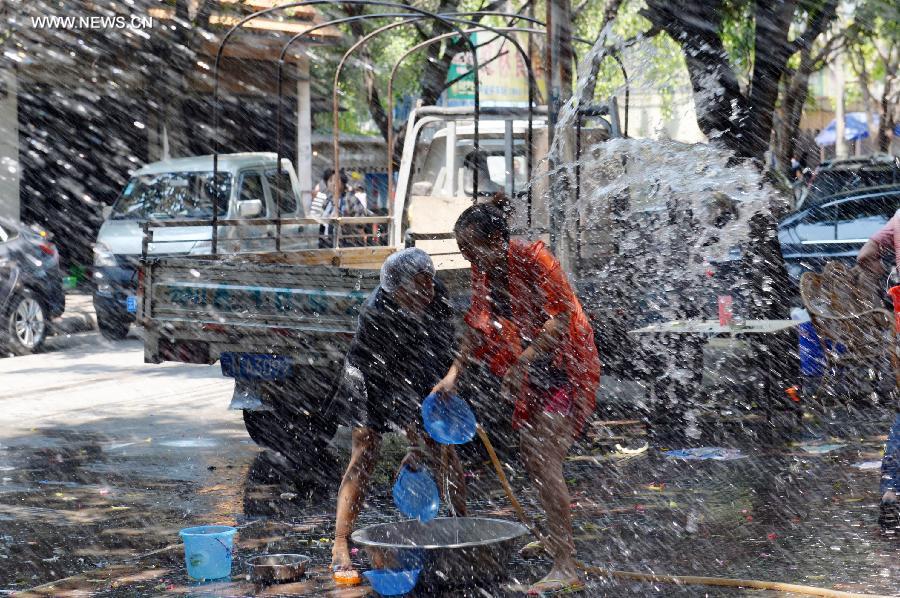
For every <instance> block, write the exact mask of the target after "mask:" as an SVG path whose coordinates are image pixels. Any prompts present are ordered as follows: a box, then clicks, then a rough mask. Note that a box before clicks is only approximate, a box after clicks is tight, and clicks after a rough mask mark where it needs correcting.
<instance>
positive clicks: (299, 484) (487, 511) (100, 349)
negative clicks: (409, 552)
mask: <svg viewBox="0 0 900 598" xmlns="http://www.w3.org/2000/svg"><path fill="white" fill-rule="evenodd" d="M49 349H50V350H48V352H45V353H42V354H40V355H34V356H29V357H16V358H10V359H0V478H2V479H0V594H3V593H8V592H11V591H21V590H27V589H31V591H30V592H26V593H25V594H23V595H51V596H60V595H72V596H84V595H98V596H148V595H215V596H246V595H253V594H260V595H273V594H278V595H295V596H307V595H327V596H341V597H346V598H349V597H350V596H362V595H366V593H367V590H366V589H364V588H360V589H355V590H343V591H336V590H335V589H334V587H333V585H332V584H331V582H330V580H329V575H328V573H327V570H326V567H327V564H328V562H329V553H330V544H329V540H328V539H329V538H330V536H331V534H332V525H333V523H332V517H333V505H334V502H333V501H334V493H335V477H334V475H327V474H328V472H329V471H331V472H332V474H334V473H335V472H339V471H340V466H339V464H337V463H330V464H323V465H322V467H321V468H319V470H318V471H315V472H312V473H310V472H298V471H294V470H292V469H291V468H290V467H288V466H287V465H286V464H285V463H284V462H282V461H280V460H279V459H278V457H277V456H275V455H272V454H271V453H268V452H266V451H260V450H259V449H258V448H257V447H255V446H254V445H253V444H252V443H251V442H250V441H249V439H248V438H247V436H246V434H245V432H244V431H243V426H242V423H241V420H240V416H239V415H238V414H236V413H233V412H229V411H228V410H227V409H226V406H227V402H228V399H229V397H230V392H231V383H230V381H228V380H225V379H222V378H221V376H220V375H219V372H218V368H217V367H215V366H213V367H207V366H189V365H178V364H165V365H145V364H143V363H142V352H141V346H140V341H139V340H137V339H128V340H126V341H124V342H120V343H109V342H107V341H105V340H103V339H101V338H100V337H99V336H97V335H96V334H86V335H74V336H71V337H58V338H54V339H51V344H50V347H49ZM623 389H624V387H623ZM622 392H626V390H622ZM608 394H609V392H608V391H607V392H606V395H605V396H607V395H608ZM882 411H883V410H882ZM882 411H870V412H863V411H854V410H846V409H844V410H840V411H835V412H833V413H832V414H831V416H829V417H824V416H823V417H822V420H821V421H819V420H816V422H814V423H813V424H811V425H810V426H809V427H807V428H806V429H803V430H799V431H798V432H797V437H796V438H793V439H787V440H785V441H783V442H782V443H781V444H777V443H776V444H772V445H766V444H764V443H763V442H762V441H760V439H759V436H757V435H756V432H755V431H754V428H753V426H754V425H756V426H758V425H760V421H761V420H760V419H759V418H758V417H757V418H756V419H755V420H751V419H746V420H745V419H740V418H737V419H734V420H733V421H732V422H731V424H728V425H730V426H731V429H732V432H733V433H729V434H725V433H724V432H723V430H724V431H727V430H725V428H723V427H721V426H720V427H719V428H717V429H716V430H717V431H716V434H718V436H716V437H714V438H707V439H704V441H705V442H708V443H713V442H715V443H716V444H721V445H723V446H728V447H730V448H736V449H739V450H741V451H742V455H743V458H741V459H738V460H734V461H721V462H717V461H680V460H672V459H669V458H666V457H665V456H664V455H662V454H661V452H660V451H658V450H656V447H653V448H652V449H651V450H650V451H649V452H646V453H642V454H639V455H635V456H632V455H628V454H619V453H610V452H609V449H608V447H609V446H610V445H612V444H615V443H619V442H622V443H626V444H631V445H632V446H634V445H635V444H639V443H640V442H641V440H640V438H639V437H638V436H639V434H640V432H639V431H636V430H635V429H634V426H633V425H631V424H628V423H627V422H608V423H607V424H605V425H599V426H595V427H594V429H592V431H591V432H590V433H589V435H588V439H587V441H586V442H584V443H582V447H581V449H580V451H579V454H578V455H573V458H572V459H571V460H570V461H569V463H568V464H567V468H566V476H567V479H568V480H569V483H570V486H571V488H572V499H573V515H574V520H575V529H576V542H577V545H578V550H579V554H580V556H581V557H582V558H583V559H584V560H585V561H588V562H590V563H593V564H596V565H599V566H603V567H610V568H614V569H619V570H636V571H644V572H649V571H653V572H660V573H680V574H688V575H713V576H720V577H740V578H751V579H769V580H778V581H785V582H792V583H802V584H808V585H813V586H820V587H827V588H838V589H845V590H850V591H858V592H868V593H878V594H884V595H900V562H898V559H897V558H896V555H897V549H898V540H897V539H896V538H886V537H884V536H882V535H880V534H879V532H878V530H877V526H876V524H875V518H876V514H877V499H878V496H877V483H878V472H877V469H871V468H870V466H869V465H866V466H865V467H863V468H858V467H857V465H859V464H861V463H868V462H872V461H877V460H878V459H879V458H880V450H881V444H882V443H883V441H884V432H885V430H886V421H883V420H885V419H886V417H887V414H886V413H882ZM601 415H602V414H601ZM810 421H812V420H810ZM754 422H755V423H754ZM810 438H817V439H818V441H817V444H814V445H813V446H812V448H810V447H809V446H807V445H799V444H797V443H796V441H797V440H803V439H810ZM823 443H825V444H828V443H831V444H834V445H837V446H835V447H827V446H826V447H825V449H827V450H824V451H823V449H822V444H823ZM816 446H818V447H819V448H815V447H816ZM804 447H806V448H804ZM399 448H400V445H399V444H397V443H394V444H392V445H390V446H389V447H388V450H383V455H386V457H387V458H385V459H382V460H381V461H380V463H379V467H378V470H377V471H376V475H375V487H374V488H373V491H372V493H371V495H370V498H369V500H368V502H367V504H366V507H365V509H364V511H363V514H362V516H361V522H360V523H361V525H367V524H370V523H377V522H383V521H390V520H395V519H396V518H397V514H396V511H395V510H394V509H393V507H392V506H391V505H390V480H391V478H392V475H393V471H394V468H395V467H396V463H397V460H398V458H399ZM808 449H809V450H808ZM468 467H469V475H470V477H469V480H470V482H471V486H470V498H471V501H470V511H471V512H472V513H475V514H479V515H489V516H495V517H496V516H500V517H504V518H510V519H512V518H513V517H514V515H513V513H512V512H511V510H510V509H509V507H508V505H507V504H506V501H505V500H504V499H503V497H502V493H501V492H500V490H499V486H498V484H497V482H496V479H495V478H494V477H493V475H492V474H491V472H490V471H489V470H487V469H485V468H484V467H483V465H482V464H481V463H480V462H479V461H478V460H473V461H471V462H470V463H469V465H468ZM510 474H511V480H512V483H513V485H514V486H515V487H516V491H517V493H518V494H519V496H520V498H521V499H522V500H523V503H524V505H525V507H526V509H529V510H530V511H531V512H532V514H533V515H535V514H537V513H536V509H535V506H536V497H535V494H534V491H533V489H531V488H530V486H529V484H528V483H527V481H526V480H525V478H524V476H523V475H522V472H521V468H519V467H517V466H516V464H515V463H512V468H511V469H510ZM199 523H221V524H229V525H237V526H239V527H241V532H240V534H239V536H238V538H239V544H238V550H237V552H236V558H237V562H236V564H235V568H234V574H235V577H234V578H233V579H232V580H231V581H228V582H223V583H220V584H215V585H212V586H210V585H207V586H197V585H195V584H192V583H191V582H190V580H188V579H187V577H186V576H185V573H184V561H183V556H182V552H181V546H180V543H179V541H178V539H177V538H178V537H177V532H178V530H179V529H180V528H182V527H186V526H189V525H195V524H199ZM265 551H269V552H276V551H286V552H303V553H307V554H310V555H312V557H313V565H314V566H313V570H312V572H313V575H312V576H311V577H310V578H308V579H307V580H305V581H303V582H302V583H298V584H293V585H291V586H288V587H279V588H273V589H269V590H265V589H260V588H254V587H253V586H251V585H249V584H248V583H247V582H246V581H244V580H243V578H242V574H243V573H244V571H245V568H244V566H243V564H242V560H243V559H244V558H245V557H248V556H250V555H252V554H255V553H260V552H265ZM357 558H358V559H360V563H359V564H360V566H362V567H365V566H366V564H365V561H364V559H363V554H362V553H360V554H359V555H358V557H357ZM546 567H547V563H546V561H543V560H542V559H539V558H527V559H522V558H516V559H514V560H513V561H512V562H511V563H510V567H509V571H510V573H511V577H512V581H511V582H508V583H504V584H503V585H499V586H496V587H491V588H488V592H487V594H488V595H493V596H515V595H521V589H522V588H523V587H524V585H523V584H527V583H528V582H529V581H533V580H534V579H536V578H537V577H538V576H539V575H540V574H541V572H542V571H544V570H546ZM651 593H652V594H659V595H668V596H720V595H723V596H742V595H747V592H746V591H743V590H735V589H716V588H706V587H697V586H686V587H676V586H670V585H656V584H652V585H647V584H643V583H639V582H622V581H614V580H609V579H606V578H594V579H592V580H591V582H590V586H589V591H588V592H587V593H586V594H585V595H589V596H646V595H649V594H651ZM445 595H447V596H459V595H463V594H462V593H460V592H459V591H451V592H448V593H446V594H445ZM465 595H472V596H476V595H479V596H483V595H486V594H485V592H481V591H480V590H477V589H476V590H473V591H471V592H468V593H467V594H465ZM752 595H753V596H760V595H763V596H765V595H772V594H766V593H753V594H752Z"/></svg>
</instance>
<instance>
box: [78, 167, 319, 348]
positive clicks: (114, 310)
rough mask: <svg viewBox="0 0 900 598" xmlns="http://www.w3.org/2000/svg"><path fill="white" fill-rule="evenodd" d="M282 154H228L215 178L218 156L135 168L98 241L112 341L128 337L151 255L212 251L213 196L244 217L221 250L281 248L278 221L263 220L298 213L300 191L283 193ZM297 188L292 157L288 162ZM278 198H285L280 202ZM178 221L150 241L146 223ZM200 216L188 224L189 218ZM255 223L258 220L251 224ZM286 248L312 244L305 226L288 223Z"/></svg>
mask: <svg viewBox="0 0 900 598" xmlns="http://www.w3.org/2000/svg"><path fill="white" fill-rule="evenodd" d="M275 161H276V156H275V154H274V153H268V152H247V153H240V154H223V155H221V156H219V157H218V164H217V171H218V174H217V180H216V181H214V180H213V159H212V156H198V157H190V158H176V159H168V160H162V161H159V162H153V163H151V164H147V165H146V166H143V167H142V168H140V169H138V170H137V171H135V172H134V173H133V174H132V175H131V178H130V179H129V180H128V183H127V184H126V185H125V189H124V190H123V191H122V193H121V195H119V197H118V199H117V200H116V202H115V203H114V204H113V205H112V206H110V207H109V208H107V209H106V211H105V221H104V222H103V226H102V227H100V231H99V233H98V234H97V242H96V243H95V244H94V269H93V273H94V274H93V279H94V293H93V294H94V310H95V312H96V314H97V324H98V326H99V328H100V332H101V333H102V334H103V335H104V336H106V337H107V338H109V339H111V340H118V339H122V338H125V336H126V334H127V333H128V327H129V325H130V324H131V322H132V321H134V319H135V312H136V311H137V300H136V299H137V287H138V266H139V262H140V258H141V254H142V253H147V254H148V255H157V254H165V255H168V256H176V255H205V254H208V253H210V250H211V239H212V227H211V225H210V223H209V219H210V218H211V217H212V212H213V198H217V199H218V204H219V211H220V217H221V218H223V219H227V220H232V221H238V222H239V224H238V225H236V226H231V227H226V228H224V229H222V231H221V233H222V236H221V237H220V240H219V250H220V251H221V252H222V253H244V252H260V251H274V250H275V235H276V232H277V231H276V226H275V225H274V224H271V223H270V224H257V221H258V220H259V219H266V218H269V219H271V218H274V217H275V215H276V214H278V213H280V214H281V215H282V216H285V217H293V216H296V215H297V211H298V209H300V207H299V202H298V201H297V199H296V197H297V196H296V194H295V193H285V194H279V193H277V188H276V185H275V176H276V168H275V166H276V164H275ZM283 165H284V167H285V168H286V170H287V172H289V175H290V176H291V177H293V178H291V188H292V189H296V188H297V182H296V177H295V176H294V173H293V171H292V170H290V162H289V161H287V160H284V161H283ZM276 202H280V205H279V204H278V203H276ZM148 220H150V221H153V222H164V221H166V222H176V223H178V225H177V226H171V227H166V228H162V229H159V230H158V231H157V233H156V234H155V236H154V240H153V242H152V243H150V244H149V245H148V246H147V247H144V246H143V241H144V235H143V231H142V226H143V223H144V222H146V221H148ZM186 220H187V221H193V222H188V223H185V224H181V223H183V222H185V221H186ZM251 223H252V224H251ZM280 232H281V240H282V243H283V245H284V247H285V248H295V249H296V248H298V247H302V246H304V244H305V245H309V243H310V240H309V239H310V236H309V235H307V234H306V231H305V230H304V229H303V228H302V227H296V226H295V227H293V228H292V229H288V228H285V229H284V230H282V231H280Z"/></svg>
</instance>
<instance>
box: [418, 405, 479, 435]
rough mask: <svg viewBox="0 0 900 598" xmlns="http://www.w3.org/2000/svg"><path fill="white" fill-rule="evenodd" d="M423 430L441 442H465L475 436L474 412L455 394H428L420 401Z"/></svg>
mask: <svg viewBox="0 0 900 598" xmlns="http://www.w3.org/2000/svg"><path fill="white" fill-rule="evenodd" d="M422 423H423V424H424V425H425V431H426V432H428V434H429V435H430V436H431V437H432V438H434V439H435V441H437V442H439V443H441V444H465V443H467V442H469V441H470V440H472V437H474V436H475V427H476V421H475V414H474V413H472V410H471V409H470V408H469V406H468V405H467V404H466V402H465V401H463V400H462V399H460V398H459V397H457V396H455V395H454V396H450V397H446V398H443V399H441V398H439V397H438V395H436V394H430V395H428V396H427V397H425V400H424V401H422Z"/></svg>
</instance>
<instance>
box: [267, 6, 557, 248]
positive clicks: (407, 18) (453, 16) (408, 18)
mask: <svg viewBox="0 0 900 598" xmlns="http://www.w3.org/2000/svg"><path fill="white" fill-rule="evenodd" d="M489 15H497V16H503V17H509V18H512V19H517V20H524V21H528V22H534V23H537V24H539V25H543V23H542V22H541V21H539V20H538V19H534V18H531V17H527V16H523V15H518V14H514V13H506V12H500V11H477V12H452V13H443V14H442V16H445V17H447V18H449V19H450V20H452V21H454V22H459V23H465V24H470V25H477V26H479V27H480V28H481V29H484V30H488V31H493V32H494V33H496V34H497V35H499V36H502V37H504V38H505V39H507V40H508V41H510V42H512V43H513V44H514V45H515V46H516V49H517V50H518V51H519V54H520V55H521V56H522V59H523V61H524V63H525V67H526V69H527V70H528V79H529V81H528V86H529V87H528V106H529V113H528V146H527V152H528V165H527V168H528V178H529V180H530V179H531V173H532V165H533V161H534V160H533V147H532V141H533V139H532V137H533V127H532V121H533V114H532V112H533V104H534V93H535V90H536V85H537V83H536V80H535V78H534V73H533V69H532V67H531V61H530V56H529V55H528V53H527V52H525V50H524V49H523V48H522V47H521V44H519V43H518V40H516V39H515V38H514V37H512V36H510V35H508V34H506V33H503V31H509V32H513V31H523V32H527V33H542V32H541V31H540V30H537V29H527V28H513V27H503V28H495V27H491V26H489V25H484V24H482V23H479V22H477V21H472V20H469V19H462V18H458V17H461V16H489ZM375 18H402V19H404V20H403V21H401V22H399V23H391V24H388V25H386V26H384V27H381V28H379V29H377V30H375V31H372V32H370V33H369V34H367V35H366V36H364V37H363V38H362V39H360V40H359V41H358V42H357V43H356V44H354V46H353V47H351V48H350V49H349V50H347V52H345V54H344V55H343V56H342V58H341V60H340V62H339V63H338V66H337V69H336V71H335V75H334V86H333V88H334V92H333V95H332V105H333V111H334V112H333V113H334V115H335V116H334V118H336V116H337V108H336V106H337V103H338V99H337V87H338V83H339V81H340V75H341V71H342V69H343V66H344V64H345V63H346V60H347V59H348V58H349V56H350V54H351V53H352V52H353V51H354V50H356V49H358V48H359V47H360V46H361V45H362V44H364V43H366V42H368V41H369V40H371V39H372V38H374V37H375V36H377V35H379V34H381V33H384V32H386V31H388V30H390V29H393V28H394V27H398V26H401V25H404V24H410V23H412V22H416V21H420V20H422V19H424V18H426V16H425V15H410V14H409V13H382V14H374V15H372V14H363V15H352V16H349V17H342V18H339V19H332V20H331V21H328V22H325V23H320V24H318V25H316V26H314V27H312V28H310V29H307V30H305V31H302V32H300V33H298V34H296V35H295V36H293V37H292V38H291V39H290V40H288V41H287V42H286V43H285V45H284V47H282V49H281V53H280V54H279V57H278V83H277V92H278V103H277V105H276V111H277V115H276V168H277V174H278V177H279V178H280V177H281V174H282V171H281V168H282V167H281V145H282V143H281V137H282V125H283V100H282V91H283V83H284V59H285V56H286V55H287V52H288V50H289V49H290V47H291V46H292V45H293V44H294V43H296V42H297V41H299V40H300V39H301V38H303V37H305V36H309V35H312V34H313V33H314V32H315V31H317V30H319V29H322V28H324V27H328V26H332V25H339V24H343V23H350V22H354V21H358V20H368V19H375ZM405 57H406V55H404V57H403V58H405ZM403 58H401V61H402V60H403ZM396 66H397V65H395V69H394V71H396ZM394 71H392V75H393V72H394ZM392 83H393V76H392V77H391V81H390V83H389V90H388V111H387V115H388V136H389V138H390V139H389V140H388V146H389V152H388V195H389V196H390V195H391V191H392V187H393V180H392V177H391V176H390V172H391V170H392V169H393V154H392V150H393V129H392V126H393V113H392V108H393V98H392V97H391V90H390V87H391V86H392ZM339 135H340V131H339V130H338V127H337V126H336V125H334V124H333V131H332V137H333V152H334V154H335V156H338V158H337V160H335V163H336V164H339V152H340V146H339V142H338V139H339ZM476 135H477V134H476ZM528 203H529V205H530V203H531V187H530V186H529V188H528ZM280 217H281V204H280V203H277V204H276V233H275V249H276V251H278V250H279V249H280V244H281V238H280V237H281V235H280V232H281V222H280Z"/></svg>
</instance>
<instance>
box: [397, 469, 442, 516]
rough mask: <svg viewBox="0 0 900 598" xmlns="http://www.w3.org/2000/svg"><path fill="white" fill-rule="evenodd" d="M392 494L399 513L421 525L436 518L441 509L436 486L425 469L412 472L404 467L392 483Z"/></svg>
mask: <svg viewBox="0 0 900 598" xmlns="http://www.w3.org/2000/svg"><path fill="white" fill-rule="evenodd" d="M392 494H393V496H394V504H395V505H397V509H398V510H399V511H400V512H401V513H403V514H404V515H405V516H406V517H411V518H413V519H418V520H419V521H421V522H423V523H427V522H429V521H431V520H432V519H434V518H435V517H437V514H438V511H439V510H440V508H441V495H440V492H439V491H438V487H437V484H435V483H434V478H432V477H431V474H429V473H428V472H427V471H426V470H425V469H420V470H418V471H413V470H412V469H410V468H409V467H407V466H406V465H404V466H403V468H402V469H401V470H400V475H398V476H397V481H396V482H394V488H393V491H392Z"/></svg>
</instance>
